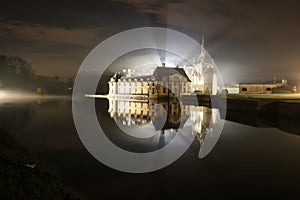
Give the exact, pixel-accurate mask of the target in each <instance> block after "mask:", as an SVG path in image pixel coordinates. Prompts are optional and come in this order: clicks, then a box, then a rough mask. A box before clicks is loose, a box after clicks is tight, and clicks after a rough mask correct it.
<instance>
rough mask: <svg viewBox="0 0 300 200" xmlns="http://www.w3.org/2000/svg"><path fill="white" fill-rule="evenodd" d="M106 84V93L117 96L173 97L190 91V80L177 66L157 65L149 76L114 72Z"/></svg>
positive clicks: (187, 93)
mask: <svg viewBox="0 0 300 200" xmlns="http://www.w3.org/2000/svg"><path fill="white" fill-rule="evenodd" d="M108 84H109V94H108V95H109V96H110V97H117V98H118V97H119V98H126V97H128V96H131V97H136V98H147V97H148V98H163V97H165V98H174V97H176V96H178V97H179V96H182V95H189V94H190V93H191V81H190V79H189V78H188V76H187V75H186V73H185V71H184V70H183V69H182V68H179V67H176V68H168V67H157V68H156V69H155V71H154V73H153V75H151V76H139V77H131V76H124V75H123V76H121V75H119V74H115V75H114V76H113V77H112V78H111V79H110V81H109V82H108Z"/></svg>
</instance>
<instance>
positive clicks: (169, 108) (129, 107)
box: [108, 98, 218, 147]
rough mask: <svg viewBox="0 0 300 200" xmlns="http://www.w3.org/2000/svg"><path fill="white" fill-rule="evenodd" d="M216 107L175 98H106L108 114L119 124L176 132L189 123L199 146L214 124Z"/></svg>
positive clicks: (159, 131)
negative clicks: (164, 99)
mask: <svg viewBox="0 0 300 200" xmlns="http://www.w3.org/2000/svg"><path fill="white" fill-rule="evenodd" d="M217 112H218V110H217V109H211V108H208V107H203V106H193V105H184V104H183V103H182V102H179V101H174V100H173V101H156V100H147V101H142V100H140V101H138V100H135V101H128V100H116V99H113V98H112V99H109V109H108V113H109V115H110V117H111V118H113V119H114V120H115V122H116V123H118V124H122V125H123V126H133V125H146V124H152V125H153V127H154V129H155V131H156V132H158V133H160V134H164V133H165V131H168V130H169V131H171V132H174V133H177V132H178V130H180V129H182V128H183V127H184V126H191V129H192V134H193V135H194V136H195V137H196V138H197V140H198V141H199V143H200V147H201V146H202V145H203V143H204V139H205V137H210V136H211V135H212V134H213V132H212V130H213V129H212V127H213V125H214V124H216V123H217V116H218V115H217Z"/></svg>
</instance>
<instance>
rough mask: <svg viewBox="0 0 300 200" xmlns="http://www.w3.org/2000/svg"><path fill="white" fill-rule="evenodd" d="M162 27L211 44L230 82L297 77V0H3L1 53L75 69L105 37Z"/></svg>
mask: <svg viewBox="0 0 300 200" xmlns="http://www.w3.org/2000/svg"><path fill="white" fill-rule="evenodd" d="M145 26H159V27H167V28H171V29H175V30H178V31H181V32H183V33H185V34H187V35H188V36H190V37H192V38H194V39H195V40H197V41H199V42H200V40H201V35H202V34H203V35H204V36H205V40H206V49H207V51H208V52H209V53H210V55H211V56H212V58H213V59H214V60H215V62H216V64H217V65H218V67H219V69H220V71H221V73H222V74H223V78H224V81H225V83H239V82H250V81H269V80H272V78H273V77H274V76H276V77H277V78H278V79H281V78H287V79H288V80H297V81H299V80H300V68H299V66H300V56H299V55H300V3H298V1H296V0H295V1H293V0H285V1H277V0H252V1H245V0H205V1H203V0H173V1H172V0H170V1H163V0H111V1H108V0H107V1H106V0H104V1H101V0H95V1H91V0H87V1H66V0H62V1H57V2H54V1H50V0H47V1H40V0H27V1H17V0H10V1H6V2H5V1H2V2H1V6H0V44H1V45H0V54H6V55H13V56H15V55H16V56H21V57H23V58H25V59H26V60H27V61H29V62H30V63H31V64H32V66H33V68H34V69H35V71H36V73H38V74H43V75H51V76H52V75H58V76H59V77H61V78H63V79H64V78H68V77H71V76H75V75H76V73H77V70H78V68H79V66H80V64H81V62H82V61H83V59H84V58H85V57H86V56H87V54H88V53H89V52H90V51H91V50H92V49H93V48H94V47H95V46H96V45H98V44H99V43H100V42H101V41H103V40H105V39H106V38H108V37H110V36H112V35H114V34H117V33H119V32H121V31H125V30H127V29H132V28H137V27H145Z"/></svg>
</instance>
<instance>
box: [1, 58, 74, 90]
mask: <svg viewBox="0 0 300 200" xmlns="http://www.w3.org/2000/svg"><path fill="white" fill-rule="evenodd" d="M73 82H74V78H72V77H71V78H69V79H68V80H66V81H63V80H60V79H59V77H58V76H44V75H37V74H35V71H34V69H33V68H32V66H31V65H30V64H29V63H28V62H27V61H26V60H24V59H23V58H21V57H18V56H7V55H0V88H4V89H16V90H24V91H29V92H41V91H42V93H43V94H44V93H47V94H71V93H72V87H73Z"/></svg>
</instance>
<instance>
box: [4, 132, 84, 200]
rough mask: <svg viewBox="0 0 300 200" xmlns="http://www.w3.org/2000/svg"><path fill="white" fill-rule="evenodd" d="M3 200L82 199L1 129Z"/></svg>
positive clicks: (52, 171)
mask: <svg viewBox="0 0 300 200" xmlns="http://www.w3.org/2000/svg"><path fill="white" fill-rule="evenodd" d="M0 199H22V200H24V199H31V200H33V199H82V197H81V196H80V195H79V194H78V193H77V192H76V191H74V190H73V189H71V188H70V187H68V186H66V185H65V184H64V182H63V181H62V180H61V179H60V178H59V176H58V175H57V174H56V173H55V171H54V170H53V169H51V168H50V167H49V166H47V165H46V164H45V163H42V162H41V161H38V160H37V159H36V158H34V157H33V156H32V155H31V154H30V153H29V152H28V150H27V149H26V148H24V147H22V146H21V145H20V144H19V143H18V142H17V141H16V140H15V139H14V138H13V137H12V136H11V135H10V134H8V133H7V131H6V130H4V129H3V128H1V127H0Z"/></svg>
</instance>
